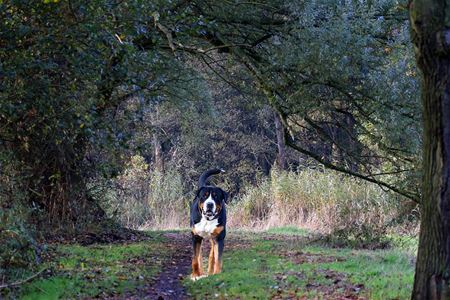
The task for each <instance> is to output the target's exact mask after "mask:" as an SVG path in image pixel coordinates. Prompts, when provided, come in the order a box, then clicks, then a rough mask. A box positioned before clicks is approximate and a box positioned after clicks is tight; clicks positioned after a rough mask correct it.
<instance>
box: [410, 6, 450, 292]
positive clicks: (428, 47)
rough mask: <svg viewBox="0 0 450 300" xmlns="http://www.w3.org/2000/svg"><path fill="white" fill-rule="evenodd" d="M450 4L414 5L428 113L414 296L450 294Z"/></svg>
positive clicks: (412, 13)
mask: <svg viewBox="0 0 450 300" xmlns="http://www.w3.org/2000/svg"><path fill="white" fill-rule="evenodd" d="M449 7H450V0H446V1H436V0H432V1H430V0H428V1H426V0H421V1H412V2H411V3H410V19H411V29H412V31H411V34H412V40H413V42H414V46H415V52H416V60H417V64H418V66H419V68H420V69H421V71H422V104H423V115H424V152H423V157H424V159H423V164H424V165H423V173H424V175H423V198H422V203H421V204H422V210H421V230H420V237H419V250H418V254H417V264H416V274H415V278H414V288H413V293H412V299H448V297H450V294H449V278H450V255H449V254H450V227H449V226H450V190H449V189H448V185H449V184H450V173H449V172H450V165H449V155H450V85H449V84H450V30H449V29H448V28H449V25H450V9H449Z"/></svg>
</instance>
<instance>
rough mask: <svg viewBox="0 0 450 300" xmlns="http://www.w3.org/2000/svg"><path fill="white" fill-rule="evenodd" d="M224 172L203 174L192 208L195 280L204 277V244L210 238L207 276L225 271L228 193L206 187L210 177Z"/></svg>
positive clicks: (192, 277) (211, 171) (214, 171)
mask: <svg viewBox="0 0 450 300" xmlns="http://www.w3.org/2000/svg"><path fill="white" fill-rule="evenodd" d="M223 172H224V171H223V170H221V169H211V170H208V171H206V172H204V173H203V174H202V176H200V179H199V188H198V191H197V195H196V197H195V199H194V202H193V203H192V206H191V229H192V245H193V247H194V255H193V257H192V275H191V279H192V280H197V279H199V278H201V277H203V276H205V275H203V270H202V252H201V247H202V241H203V239H208V240H209V241H210V243H211V251H210V252H209V260H208V274H218V273H220V272H221V271H222V253H223V247H224V239H225V235H226V230H225V226H226V222H227V216H226V211H225V201H226V200H227V197H228V194H227V193H226V192H225V191H224V190H222V189H221V188H218V187H215V186H211V185H207V183H206V181H207V179H208V177H209V176H212V175H216V174H219V173H223Z"/></svg>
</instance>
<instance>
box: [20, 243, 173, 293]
mask: <svg viewBox="0 0 450 300" xmlns="http://www.w3.org/2000/svg"><path fill="white" fill-rule="evenodd" d="M51 251H52V252H53V253H52V258H51V260H49V261H48V262H47V263H46V266H45V267H47V268H49V269H51V270H52V274H49V277H48V278H44V279H38V280H34V281H33V282H31V283H30V284H26V285H23V287H21V289H20V290H19V291H17V294H18V298H21V299H61V298H85V297H105V296H111V295H120V294H124V293H126V292H127V291H132V290H134V289H136V288H137V287H139V286H142V285H143V284H144V283H145V282H148V281H149V280H150V278H151V277H152V276H154V275H155V274H156V273H157V272H158V271H159V270H160V268H161V266H162V262H163V260H164V258H165V256H164V253H167V251H166V250H165V247H164V244H163V239H161V238H153V239H152V240H151V242H149V241H142V242H137V243H132V244H107V245H92V246H80V245H77V244H73V245H57V246H55V247H54V249H53V250H51Z"/></svg>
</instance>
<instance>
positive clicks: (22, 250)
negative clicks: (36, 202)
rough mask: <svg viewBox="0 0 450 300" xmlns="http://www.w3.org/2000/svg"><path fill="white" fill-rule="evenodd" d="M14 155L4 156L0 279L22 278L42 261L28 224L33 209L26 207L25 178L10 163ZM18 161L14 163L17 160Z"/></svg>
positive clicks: (0, 180) (0, 190)
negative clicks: (28, 270) (37, 262)
mask: <svg viewBox="0 0 450 300" xmlns="http://www.w3.org/2000/svg"><path fill="white" fill-rule="evenodd" d="M9 159H11V156H10V153H8V152H4V153H1V154H0V165H1V166H2V167H3V169H2V170H1V171H0V241H1V242H0V278H1V280H2V281H12V280H18V279H22V276H23V274H24V271H25V272H26V270H27V269H28V268H30V267H31V266H33V264H34V263H35V262H36V261H39V259H40V257H39V255H40V253H39V252H40V251H39V247H38V245H37V243H36V241H35V235H34V226H33V225H32V224H30V223H28V220H29V218H30V215H31V213H32V210H31V209H30V207H29V206H27V205H26V193H25V192H24V191H23V189H22V187H23V182H22V180H23V178H21V177H20V176H18V174H17V173H18V172H17V171H16V168H17V165H15V164H14V163H11V162H10V161H9ZM13 162H14V161H13Z"/></svg>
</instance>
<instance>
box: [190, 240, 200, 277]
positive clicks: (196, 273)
mask: <svg viewBox="0 0 450 300" xmlns="http://www.w3.org/2000/svg"><path fill="white" fill-rule="evenodd" d="M202 241H203V238H202V237H200V236H198V235H194V234H193V235H192V246H193V248H194V253H193V255H192V275H191V279H192V280H197V279H199V278H200V277H201V276H202V275H203V270H202Z"/></svg>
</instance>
